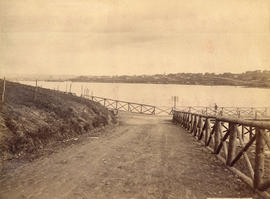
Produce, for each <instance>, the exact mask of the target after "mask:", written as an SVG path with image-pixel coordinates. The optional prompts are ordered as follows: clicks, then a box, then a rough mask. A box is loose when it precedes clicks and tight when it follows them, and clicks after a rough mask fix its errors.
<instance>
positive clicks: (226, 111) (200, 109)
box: [82, 95, 270, 120]
mask: <svg viewBox="0 0 270 199" xmlns="http://www.w3.org/2000/svg"><path fill="white" fill-rule="evenodd" d="M82 97H85V98H87V99H90V100H92V101H95V102H98V103H100V104H102V105H103V106H105V107H107V108H108V109H111V110H117V111H128V112H132V113H141V114H149V115H171V114H172V113H173V111H174V110H176V111H184V112H190V113H198V114H204V115H215V116H226V117H232V118H244V119H252V120H259V119H261V120H268V119H269V120H270V116H269V112H268V111H270V108H269V107H218V108H215V107H207V106H177V107H176V108H174V107H171V106H154V105H148V104H140V103H135V102H127V101H121V100H114V99H110V98H104V97H97V96H89V95H83V96H82Z"/></svg>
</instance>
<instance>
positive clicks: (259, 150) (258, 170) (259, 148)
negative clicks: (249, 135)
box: [253, 128, 265, 189]
mask: <svg viewBox="0 0 270 199" xmlns="http://www.w3.org/2000/svg"><path fill="white" fill-rule="evenodd" d="M262 133H263V132H262V130H261V129H259V128H256V150H255V151H256V152H255V163H256V164H255V168H254V184H253V186H254V188H255V189H260V185H261V184H262V178H263V174H264V145H265V141H264V139H263V135H262Z"/></svg>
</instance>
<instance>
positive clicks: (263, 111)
mask: <svg viewBox="0 0 270 199" xmlns="http://www.w3.org/2000/svg"><path fill="white" fill-rule="evenodd" d="M176 110H177V111H184V112H191V113H199V114H204V115H215V116H225V117H234V118H244V119H253V120H257V119H270V113H269V111H270V107H216V108H215V107H210V106H209V107H206V106H178V107H177V108H176Z"/></svg>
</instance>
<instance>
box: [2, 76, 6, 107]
mask: <svg viewBox="0 0 270 199" xmlns="http://www.w3.org/2000/svg"><path fill="white" fill-rule="evenodd" d="M5 92H6V78H5V77H4V79H3V92H2V99H1V101H2V103H4V102H5Z"/></svg>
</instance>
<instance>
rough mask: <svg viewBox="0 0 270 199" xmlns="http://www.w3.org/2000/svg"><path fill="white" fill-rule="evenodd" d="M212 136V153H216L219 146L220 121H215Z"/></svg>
mask: <svg viewBox="0 0 270 199" xmlns="http://www.w3.org/2000/svg"><path fill="white" fill-rule="evenodd" d="M214 128H215V129H214V135H215V145H214V151H215V153H217V149H218V146H219V145H220V142H221V139H220V133H219V131H220V129H221V121H219V120H217V121H216V125H215V126H214Z"/></svg>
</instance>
